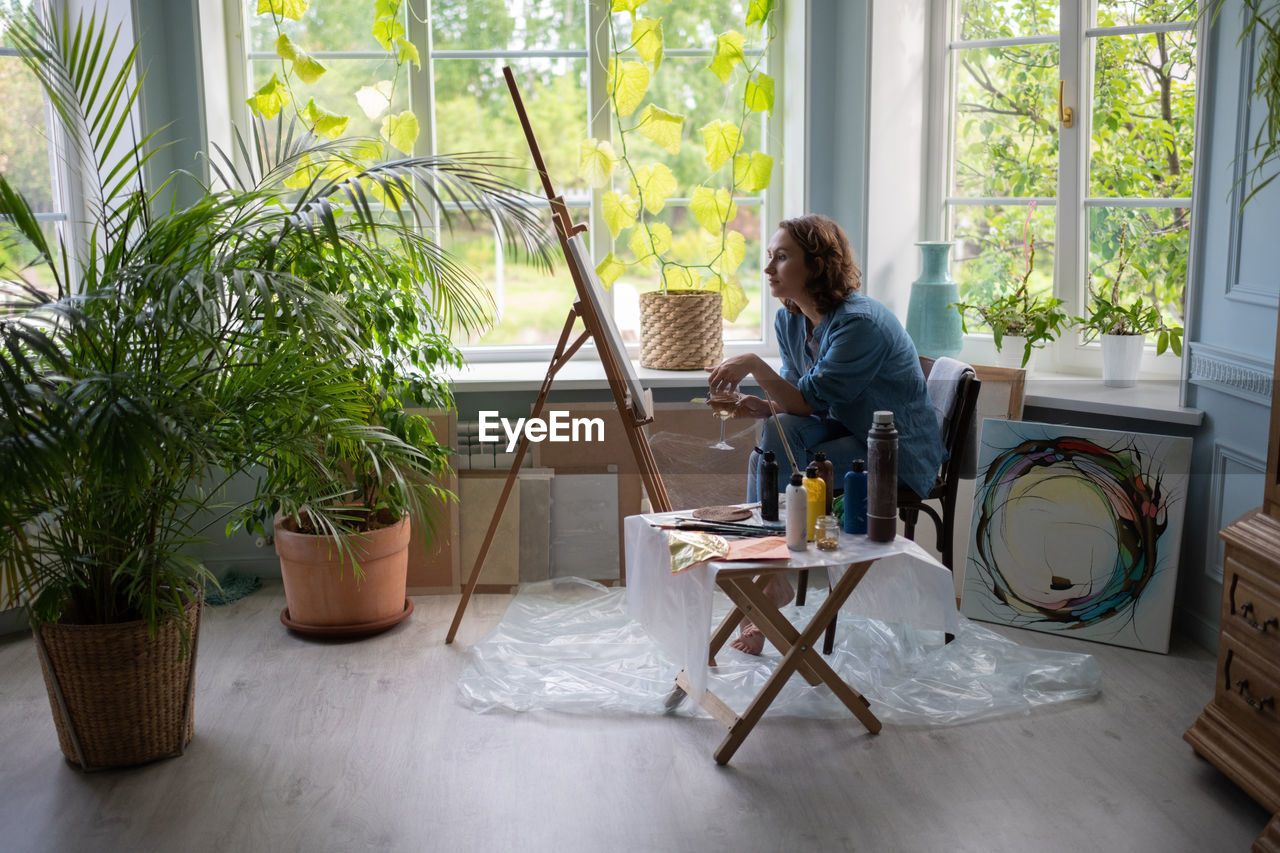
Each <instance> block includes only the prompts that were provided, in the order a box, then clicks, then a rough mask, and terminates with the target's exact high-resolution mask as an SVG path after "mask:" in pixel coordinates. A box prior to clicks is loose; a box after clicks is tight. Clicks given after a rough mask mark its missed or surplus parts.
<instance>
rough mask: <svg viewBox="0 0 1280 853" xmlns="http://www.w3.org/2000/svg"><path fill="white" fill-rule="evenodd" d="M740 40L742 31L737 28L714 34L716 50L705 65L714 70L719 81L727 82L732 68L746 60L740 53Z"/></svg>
mask: <svg viewBox="0 0 1280 853" xmlns="http://www.w3.org/2000/svg"><path fill="white" fill-rule="evenodd" d="M742 41H743V39H742V33H740V32H738V31H737V30H729V32H727V33H721V34H720V35H718V36H716V52H715V55H714V56H712V57H711V64H710V65H708V66H707V67H708V68H710V69H711V70H712V71H713V72H715V75H716V76H717V77H719V78H720V82H721V83H728V82H729V76H730V75H731V74H733V69H734V68H737V67H738V65H739V64H740V63H742V62H745V61H746V57H745V56H743V54H742Z"/></svg>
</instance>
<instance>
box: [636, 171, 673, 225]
mask: <svg viewBox="0 0 1280 853" xmlns="http://www.w3.org/2000/svg"><path fill="white" fill-rule="evenodd" d="M634 192H635V194H636V195H638V196H639V197H640V198H641V199H643V200H644V209H645V210H647V211H649V212H650V213H653V214H657V213H661V212H662V208H663V207H665V206H666V204H667V199H669V198H671V196H673V195H675V192H676V176H675V175H673V174H672V173H671V169H670V167H668V166H667V165H666V164H664V163H655V164H654V165H652V166H641V167H640V168H639V169H636V178H635V188H634Z"/></svg>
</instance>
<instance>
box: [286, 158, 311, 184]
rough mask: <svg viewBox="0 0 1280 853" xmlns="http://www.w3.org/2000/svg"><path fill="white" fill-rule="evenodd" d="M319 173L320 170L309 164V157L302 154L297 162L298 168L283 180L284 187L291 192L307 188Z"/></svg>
mask: <svg viewBox="0 0 1280 853" xmlns="http://www.w3.org/2000/svg"><path fill="white" fill-rule="evenodd" d="M319 173H320V168H319V167H318V166H314V165H312V163H311V155H309V154H304V155H302V158H301V159H300V160H299V161H298V168H297V169H295V170H294V172H293V174H292V175H290V176H289V177H287V178H285V179H284V185H285V186H286V187H288V188H289V189H291V190H300V189H303V188H304V187H306V186H308V185H309V184H310V183H311V180H312V179H313V178H314V177H315V176H316V175H318V174H319Z"/></svg>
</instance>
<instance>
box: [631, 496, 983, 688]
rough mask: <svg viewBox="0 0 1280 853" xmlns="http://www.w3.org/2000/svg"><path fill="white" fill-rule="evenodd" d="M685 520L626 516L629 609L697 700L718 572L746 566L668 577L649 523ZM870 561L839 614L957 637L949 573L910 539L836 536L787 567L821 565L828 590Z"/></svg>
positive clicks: (797, 554) (666, 551) (663, 546)
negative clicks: (834, 543) (833, 546)
mask: <svg viewBox="0 0 1280 853" xmlns="http://www.w3.org/2000/svg"><path fill="white" fill-rule="evenodd" d="M677 517H686V518H687V517H688V513H687V512H674V513H662V514H654V515H632V516H628V517H627V519H626V520H625V522H624V524H625V532H626V549H627V607H628V610H629V612H630V614H631V616H632V618H634V619H636V620H637V621H638V622H639V623H640V624H641V625H643V626H644V628H645V630H646V631H648V632H649V635H650V636H652V637H653V639H654V640H655V641H657V642H658V643H659V644H661V645H662V646H663V648H665V649H666V650H667V652H669V653H670V654H671V655H672V656H674V657H675V658H676V660H677V661H679V662H680V664H681V665H682V666H683V667H684V669H685V671H686V673H687V675H688V678H689V684H690V686H691V687H692V688H693V690H692V691H691V695H692V696H693V698H694V699H695V700H700V699H701V698H702V695H703V692H704V691H705V690H706V686H707V669H708V667H707V652H708V649H709V642H710V639H711V604H712V603H711V599H712V594H713V593H714V592H715V588H716V584H715V575H716V572H717V571H718V570H719V569H720V568H746V567H749V566H750V565H751V564H750V563H724V562H710V563H704V564H701V565H697V566H695V567H693V568H691V569H689V570H687V571H684V572H681V573H680V574H677V575H673V574H671V550H670V548H669V546H668V543H667V535H666V531H665V530H661V529H659V528H657V527H654V526H653V525H652V524H650V522H651V521H663V520H670V519H674V518H677ZM867 559H875V560H876V562H875V563H874V564H873V565H872V566H871V568H870V569H869V570H868V571H867V574H866V576H865V577H864V578H863V579H862V581H861V582H860V583H859V584H858V586H857V587H856V588H855V589H854V590H853V593H852V594H851V595H850V596H849V599H848V600H847V601H846V602H845V604H844V607H843V608H842V609H843V610H846V611H848V612H850V613H858V614H861V615H864V616H870V617H872V618H875V619H879V620H881V621H885V622H902V623H906V624H909V625H914V626H916V627H917V628H924V629H929V630H937V631H947V632H950V633H955V632H956V631H957V629H958V624H959V622H958V614H957V612H956V599H955V587H954V585H953V583H952V579H951V572H950V571H948V569H947V567H946V566H944V565H942V563H940V562H938V561H937V560H936V559H934V558H933V556H931V555H930V554H929V553H928V552H927V551H925V550H924V549H923V548H921V547H920V546H919V545H917V544H916V543H914V542H912V541H910V540H909V539H903V538H902V537H898V538H897V539H896V540H894V541H893V542H886V543H880V542H869V541H867V537H866V536H852V535H850V534H847V533H841V534H840V547H839V548H838V549H837V550H835V551H819V550H818V549H817V548H814V547H812V546H811V547H810V548H809V550H807V551H793V552H792V556H791V560H790V561H789V567H790V568H791V569H811V568H818V567H823V566H825V567H827V571H828V572H829V573H830V574H831V577H832V584H834V583H836V581H837V580H838V579H839V577H840V575H841V574H842V573H843V571H844V569H845V568H846V567H848V566H849V564H851V563H855V562H860V561H862V560H867Z"/></svg>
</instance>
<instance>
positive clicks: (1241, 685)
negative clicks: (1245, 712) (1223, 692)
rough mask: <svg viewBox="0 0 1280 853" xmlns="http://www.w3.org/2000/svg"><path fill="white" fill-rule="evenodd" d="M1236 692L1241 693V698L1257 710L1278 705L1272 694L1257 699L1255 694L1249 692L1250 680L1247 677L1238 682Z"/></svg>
mask: <svg viewBox="0 0 1280 853" xmlns="http://www.w3.org/2000/svg"><path fill="white" fill-rule="evenodd" d="M1236 692H1238V693H1239V694H1240V698H1241V699H1243V700H1244V701H1245V704H1247V705H1248V706H1249V707H1250V708H1252V709H1253V710H1255V711H1264V710H1266V709H1267V708H1274V707H1275V706H1276V700H1275V699H1274V698H1272V697H1271V696H1268V697H1266V698H1265V699H1255V698H1254V696H1253V694H1252V693H1250V692H1249V680H1248V679H1246V678H1242V679H1240V680H1239V681H1237V682H1236Z"/></svg>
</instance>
